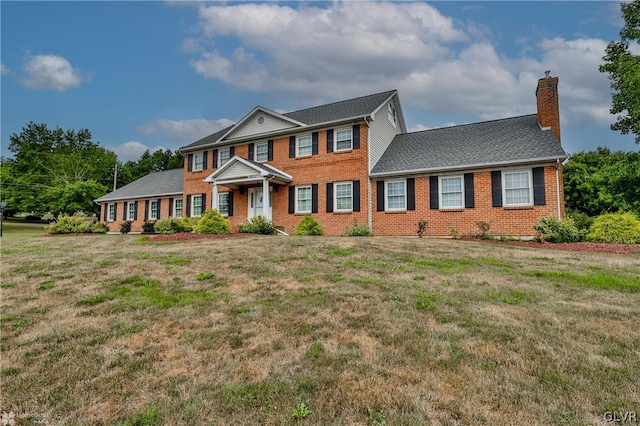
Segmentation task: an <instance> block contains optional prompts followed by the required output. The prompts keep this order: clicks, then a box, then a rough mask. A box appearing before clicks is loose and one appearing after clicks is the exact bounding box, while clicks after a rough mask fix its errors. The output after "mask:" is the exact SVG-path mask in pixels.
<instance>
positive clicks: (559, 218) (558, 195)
mask: <svg viewBox="0 0 640 426" xmlns="http://www.w3.org/2000/svg"><path fill="white" fill-rule="evenodd" d="M558 169H560V160H559V159H556V199H557V200H558V220H559V221H562V209H561V207H560V172H559V170H558Z"/></svg>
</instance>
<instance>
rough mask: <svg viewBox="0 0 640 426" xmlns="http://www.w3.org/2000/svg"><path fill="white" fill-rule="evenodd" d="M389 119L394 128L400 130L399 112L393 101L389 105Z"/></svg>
mask: <svg viewBox="0 0 640 426" xmlns="http://www.w3.org/2000/svg"><path fill="white" fill-rule="evenodd" d="M387 119H388V120H389V122H390V123H391V125H392V126H393V127H395V128H398V110H397V109H396V106H395V104H394V103H393V102H391V101H389V103H387Z"/></svg>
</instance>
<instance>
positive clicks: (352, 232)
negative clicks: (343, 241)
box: [342, 223, 373, 237]
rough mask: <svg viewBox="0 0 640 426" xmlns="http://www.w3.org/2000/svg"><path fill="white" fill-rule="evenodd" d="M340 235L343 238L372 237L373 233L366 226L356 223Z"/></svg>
mask: <svg viewBox="0 0 640 426" xmlns="http://www.w3.org/2000/svg"><path fill="white" fill-rule="evenodd" d="M342 235H343V236H345V237H373V232H371V229H369V227H368V226H367V225H365V224H357V223H356V224H354V225H353V226H352V227H351V229H349V230H348V231H347V232H345V233H344V234H342Z"/></svg>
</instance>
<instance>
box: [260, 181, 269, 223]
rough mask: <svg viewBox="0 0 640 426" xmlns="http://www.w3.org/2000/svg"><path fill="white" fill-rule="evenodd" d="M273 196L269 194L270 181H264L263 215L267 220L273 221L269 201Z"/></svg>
mask: <svg viewBox="0 0 640 426" xmlns="http://www.w3.org/2000/svg"><path fill="white" fill-rule="evenodd" d="M270 195H271V194H269V181H268V180H267V179H262V215H263V216H264V217H266V218H267V220H271V215H270V214H269V211H270V209H269V207H271V206H270V205H269V200H270V199H271V197H270Z"/></svg>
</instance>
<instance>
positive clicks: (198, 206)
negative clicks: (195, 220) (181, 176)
mask: <svg viewBox="0 0 640 426" xmlns="http://www.w3.org/2000/svg"><path fill="white" fill-rule="evenodd" d="M191 203H192V204H193V205H192V206H191V216H193V217H200V216H202V195H193V196H192V197H191Z"/></svg>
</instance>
